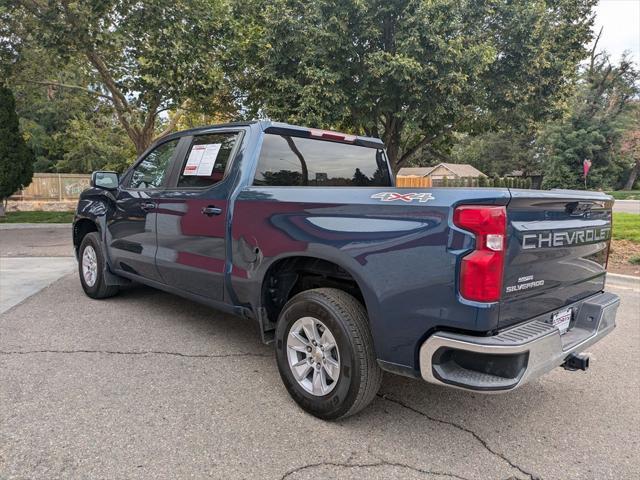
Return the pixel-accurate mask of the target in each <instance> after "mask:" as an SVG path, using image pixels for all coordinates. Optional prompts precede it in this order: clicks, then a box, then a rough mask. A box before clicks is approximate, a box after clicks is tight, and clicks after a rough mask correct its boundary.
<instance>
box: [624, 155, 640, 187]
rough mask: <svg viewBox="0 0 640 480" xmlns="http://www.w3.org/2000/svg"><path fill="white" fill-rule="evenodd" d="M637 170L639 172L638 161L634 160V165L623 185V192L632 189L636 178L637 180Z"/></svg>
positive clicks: (639, 164) (639, 161) (639, 163)
mask: <svg viewBox="0 0 640 480" xmlns="http://www.w3.org/2000/svg"><path fill="white" fill-rule="evenodd" d="M638 170H640V160H636V164H635V165H634V166H633V168H632V169H631V172H630V173H629V178H628V179H627V183H626V184H625V185H624V190H631V189H632V188H633V184H634V183H636V178H638Z"/></svg>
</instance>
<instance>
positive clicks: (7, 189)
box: [0, 85, 34, 216]
mask: <svg viewBox="0 0 640 480" xmlns="http://www.w3.org/2000/svg"><path fill="white" fill-rule="evenodd" d="M33 160H34V157H33V152H32V151H31V150H30V149H29V147H28V146H27V144H26V143H25V141H24V138H22V134H21V133H20V125H19V124H18V115H17V114H16V110H15V99H14V97H13V93H12V92H11V90H9V89H8V88H7V87H4V86H2V85H0V216H4V212H5V207H6V202H7V199H8V198H9V197H10V196H11V195H12V194H14V193H15V192H16V191H17V190H19V189H21V188H22V187H24V186H25V185H28V184H29V183H31V178H32V177H33Z"/></svg>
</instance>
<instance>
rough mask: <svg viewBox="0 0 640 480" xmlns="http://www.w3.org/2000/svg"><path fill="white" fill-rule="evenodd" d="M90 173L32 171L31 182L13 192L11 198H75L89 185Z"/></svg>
mask: <svg viewBox="0 0 640 480" xmlns="http://www.w3.org/2000/svg"><path fill="white" fill-rule="evenodd" d="M90 178H91V175H88V174H84V173H34V174H33V180H32V182H31V184H30V185H29V186H28V187H26V188H24V189H23V190H20V191H18V192H16V193H15V194H13V195H12V196H11V197H10V199H11V200H18V201H20V200H25V201H32V200H45V201H46V200H55V201H64V200H77V199H78V197H79V196H80V192H82V191H83V190H84V189H85V188H87V187H89V180H90Z"/></svg>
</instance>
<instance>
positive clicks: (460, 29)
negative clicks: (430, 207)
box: [230, 0, 595, 170]
mask: <svg viewBox="0 0 640 480" xmlns="http://www.w3.org/2000/svg"><path fill="white" fill-rule="evenodd" d="M594 3H595V0H581V1H576V0H557V1H548V0H547V1H545V0H534V1H529V2H476V1H471V0H467V1H459V0H434V1H430V2H424V1H420V0H405V1H401V2H388V1H383V0H371V1H367V2H360V1H346V2H335V1H331V0H319V1H318V0H313V1H312V0H276V1H266V0H262V1H261V0H254V1H252V2H247V1H243V2H237V3H234V8H236V9H237V12H236V13H237V14H239V15H241V16H242V17H243V19H242V27H241V30H242V33H241V37H242V41H240V42H238V45H239V46H241V48H240V49H239V50H238V52H237V54H236V55H235V56H236V57H238V58H240V57H243V58H244V60H242V61H238V62H236V63H235V64H233V65H232V66H234V67H235V70H234V71H232V72H230V73H231V74H232V75H233V77H234V78H235V84H236V85H238V86H239V87H240V89H241V90H243V91H245V92H246V106H247V107H248V112H254V113H262V114H264V115H266V116H269V117H271V118H274V119H277V120H282V121H290V122H294V123H302V124H308V125H312V126H317V127H328V128H337V129H341V130H347V131H351V132H356V133H365V134H369V135H374V136H380V137H382V138H383V140H384V141H385V143H386V145H387V149H388V154H389V157H390V160H391V162H392V165H393V168H394V170H397V169H398V168H399V167H401V166H403V165H405V164H407V163H408V162H411V161H412V160H414V159H415V158H418V157H419V156H420V154H423V153H424V152H428V151H430V150H432V151H436V152H445V153H446V150H448V148H449V145H450V140H451V135H452V132H453V131H454V130H457V131H462V132H464V131H469V132H475V131H478V129H484V128H487V127H488V126H495V125H502V126H505V125H507V126H510V125H513V124H514V123H515V124H517V126H519V128H520V129H522V130H526V129H527V128H528V126H529V123H530V122H534V121H539V120H541V119H544V118H547V117H548V116H549V115H550V114H551V113H552V112H554V111H555V110H556V106H557V102H558V99H559V98H562V96H563V93H564V91H565V90H566V87H567V85H568V83H570V82H567V79H570V78H571V76H572V75H573V72H574V69H575V65H576V63H577V61H578V60H579V59H580V58H582V57H583V56H584V53H585V52H584V48H583V45H584V44H585V43H586V42H587V41H588V40H589V38H590V32H589V27H590V25H591V19H590V18H591V17H590V9H591V7H592V6H593V4H594Z"/></svg>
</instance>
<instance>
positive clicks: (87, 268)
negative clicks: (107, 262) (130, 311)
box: [78, 232, 118, 298]
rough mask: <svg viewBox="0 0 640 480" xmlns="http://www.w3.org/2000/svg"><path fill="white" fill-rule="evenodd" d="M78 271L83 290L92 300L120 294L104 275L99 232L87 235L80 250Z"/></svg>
mask: <svg viewBox="0 0 640 480" xmlns="http://www.w3.org/2000/svg"><path fill="white" fill-rule="evenodd" d="M78 270H79V273H80V283H81V284H82V289H83V290H84V293H86V294H87V295H88V296H89V297H91V298H107V297H112V296H114V295H115V294H116V293H118V287H117V286H115V285H107V283H106V279H105V275H104V256H103V254H102V242H101V241H100V236H99V235H98V233H97V232H91V233H88V234H87V235H85V237H84V238H83V239H82V243H81V244H80V248H79V249H78Z"/></svg>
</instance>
